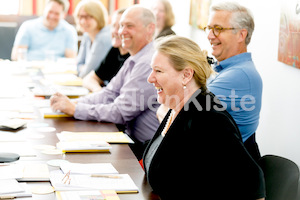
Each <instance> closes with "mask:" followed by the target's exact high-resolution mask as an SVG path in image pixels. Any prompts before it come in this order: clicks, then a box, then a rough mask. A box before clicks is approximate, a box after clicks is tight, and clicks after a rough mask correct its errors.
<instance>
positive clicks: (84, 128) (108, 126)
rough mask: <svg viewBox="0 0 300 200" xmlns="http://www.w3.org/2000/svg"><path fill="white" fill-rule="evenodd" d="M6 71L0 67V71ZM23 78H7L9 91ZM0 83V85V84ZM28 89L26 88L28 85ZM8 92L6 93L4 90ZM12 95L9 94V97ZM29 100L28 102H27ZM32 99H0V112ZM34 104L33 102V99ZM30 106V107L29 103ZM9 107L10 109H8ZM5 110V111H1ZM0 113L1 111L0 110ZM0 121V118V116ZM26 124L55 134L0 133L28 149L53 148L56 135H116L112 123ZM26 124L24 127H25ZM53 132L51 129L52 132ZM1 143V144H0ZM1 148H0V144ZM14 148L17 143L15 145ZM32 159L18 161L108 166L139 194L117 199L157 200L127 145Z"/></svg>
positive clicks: (54, 121)
mask: <svg viewBox="0 0 300 200" xmlns="http://www.w3.org/2000/svg"><path fill="white" fill-rule="evenodd" d="M4 69H7V68H4V66H2V65H1V63H0V71H2V70H4ZM26 77H27V75H26V76H24V75H16V76H13V78H16V79H15V80H16V82H14V81H13V80H12V79H11V77H10V78H9V79H7V80H9V81H10V82H13V83H16V85H15V86H16V87H15V86H14V87H13V88H11V90H15V89H18V88H19V86H22V83H21V82H20V80H21V79H22V81H23V80H24V81H28V79H27V78H26ZM0 82H1V81H0ZM29 85H30V84H29ZM7 91H9V92H11V91H10V90H7ZM12 94H13V93H12ZM31 98H32V100H31ZM33 99H34V97H33V96H30V95H29V97H28V96H22V95H20V97H13V99H9V98H7V97H5V98H3V97H0V105H1V108H2V109H3V107H4V108H5V105H6V104H7V105H8V104H9V103H10V104H11V103H13V105H15V104H16V107H17V106H18V102H22V101H24V102H25V101H26V103H24V102H23V103H24V104H28V102H29V103H30V104H32V101H34V100H33ZM35 100H36V99H35ZM33 104H34V103H33ZM9 106H11V105H9ZM4 110H5V109H4ZM0 111H1V109H0ZM0 117H1V116H0ZM29 122H30V123H29V124H34V123H36V124H38V123H40V124H46V125H47V127H52V128H55V131H51V132H42V131H40V130H39V129H38V128H36V127H34V126H28V127H25V128H21V129H18V130H16V131H3V130H1V131H0V132H8V133H13V134H14V135H20V136H21V135H23V136H25V138H26V143H27V144H30V145H32V146H35V145H40V144H46V145H53V146H56V143H57V142H58V141H59V140H58V138H57V136H56V133H59V132H61V131H74V132H113V131H118V129H117V127H116V126H115V125H114V124H112V123H101V122H96V121H80V120H76V119H74V118H42V117H41V116H38V117H36V118H33V119H31V120H30V121H29ZM29 124H28V125H29ZM53 130H54V129H53ZM29 135H30V136H34V135H38V136H40V137H36V138H35V137H26V136H29ZM0 143H1V142H0ZM0 145H1V144H0ZM15 145H16V148H18V147H17V145H18V143H16V144H15ZM34 151H35V153H36V156H29V157H21V158H20V160H19V161H16V162H21V163H35V162H37V163H46V162H47V161H49V160H53V159H65V160H68V161H70V162H77V163H112V165H113V166H114V167H115V168H116V169H117V170H118V171H119V173H124V174H129V175H130V177H131V178H132V180H133V181H134V182H135V184H136V185H137V187H138V188H139V193H137V194H119V198H120V199H121V200H143V199H147V200H148V199H149V200H155V199H159V197H158V196H157V195H155V194H154V193H152V189H151V187H150V185H149V184H148V183H147V181H146V178H145V173H144V171H143V169H142V168H141V166H140V164H139V163H138V161H137V159H136V157H135V156H134V154H133V152H132V151H131V149H130V148H129V146H128V145H127V144H112V149H111V150H110V152H109V153H65V154H59V155H47V154H44V153H42V152H41V151H39V150H37V149H34ZM48 167H49V170H57V169H59V168H58V167H51V166H48ZM28 185H29V186H36V185H50V182H28ZM18 199H20V200H21V199H38V200H41V199H43V200H46V199H47V200H55V199H56V197H55V194H54V193H52V194H49V195H33V197H32V198H18Z"/></svg>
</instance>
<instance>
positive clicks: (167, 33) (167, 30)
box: [155, 27, 176, 39]
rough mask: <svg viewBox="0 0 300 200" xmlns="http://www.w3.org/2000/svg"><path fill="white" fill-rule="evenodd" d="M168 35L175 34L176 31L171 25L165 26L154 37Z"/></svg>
mask: <svg viewBox="0 0 300 200" xmlns="http://www.w3.org/2000/svg"><path fill="white" fill-rule="evenodd" d="M168 35H176V33H175V32H174V31H173V30H172V29H171V27H165V28H164V29H163V30H162V31H161V32H160V33H159V34H158V36H156V38H155V39H157V38H160V37H164V36H168Z"/></svg>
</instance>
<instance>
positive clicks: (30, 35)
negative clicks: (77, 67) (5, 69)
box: [11, 0, 78, 60]
mask: <svg viewBox="0 0 300 200" xmlns="http://www.w3.org/2000/svg"><path fill="white" fill-rule="evenodd" d="M68 9H69V2H68V1H66V0H48V1H47V3H46V7H45V10H44V15H43V17H39V18H37V19H32V20H28V21H26V22H24V23H23V24H22V25H21V27H20V29H19V31H18V33H17V35H16V38H15V42H14V47H13V49H12V54H11V59H12V60H17V59H18V52H19V51H20V49H21V50H22V49H27V59H28V60H44V59H45V58H47V57H48V56H51V57H52V58H53V57H54V56H55V58H56V57H67V58H75V57H76V54H77V49H78V46H77V42H78V39H77V38H78V37H77V32H76V30H75V28H74V27H73V26H72V25H70V24H69V23H68V22H66V21H65V20H63V18H64V16H65V15H66V13H67V11H68Z"/></svg>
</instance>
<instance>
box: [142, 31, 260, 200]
mask: <svg viewBox="0 0 300 200" xmlns="http://www.w3.org/2000/svg"><path fill="white" fill-rule="evenodd" d="M151 67H152V72H151V74H150V76H149V77H148V82H150V83H152V84H153V85H154V86H155V88H156V89H157V94H158V101H159V102H160V103H161V104H164V105H165V106H167V107H168V108H170V110H169V111H168V113H167V115H166V117H165V118H164V119H163V121H162V123H161V125H160V126H159V128H158V130H157V132H156V133H155V135H154V137H153V139H152V140H151V142H150V143H149V145H148V147H147V148H146V150H145V152H144V156H143V165H144V169H145V172H146V176H147V180H148V182H149V183H150V185H151V187H152V189H153V191H154V192H155V193H157V194H158V195H159V196H160V197H161V198H162V199H218V200H220V199H239V200H241V199H243V200H245V199H247V200H248V199H249V200H250V199H251V200H254V199H264V197H265V185H264V177H263V172H262V170H261V169H260V167H259V166H258V165H257V164H256V162H255V161H254V160H253V159H252V158H251V157H250V155H249V153H248V152H247V151H246V149H245V147H244V145H243V142H242V139H241V135H240V132H239V129H238V127H237V125H236V124H235V122H234V120H233V119H232V117H231V116H230V115H229V114H228V112H227V111H226V109H225V108H223V107H222V105H221V104H220V103H219V101H218V99H217V98H216V97H215V96H214V95H213V94H212V93H210V92H209V91H207V88H206V79H207V78H208V77H209V76H210V75H211V73H213V71H212V69H211V67H210V65H209V64H208V62H207V53H206V52H205V51H202V50H201V49H200V48H199V46H198V45H197V44H196V43H195V42H193V41H191V40H189V39H187V38H184V37H180V36H169V37H165V38H162V39H161V40H158V41H157V43H156V52H155V54H154V56H153V58H152V65H151Z"/></svg>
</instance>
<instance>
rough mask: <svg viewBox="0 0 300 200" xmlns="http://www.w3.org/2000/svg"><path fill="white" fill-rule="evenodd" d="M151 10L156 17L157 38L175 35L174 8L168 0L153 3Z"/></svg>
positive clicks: (157, 0)
mask: <svg viewBox="0 0 300 200" xmlns="http://www.w3.org/2000/svg"><path fill="white" fill-rule="evenodd" d="M151 10H152V11H153V13H154V14H155V17H156V27H155V34H154V37H155V38H160V37H163V36H167V35H175V32H174V31H173V30H172V26H173V25H174V23H175V16H174V13H173V9H172V6H171V4H170V2H169V1H168V0H156V1H154V2H152V8H151Z"/></svg>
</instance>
